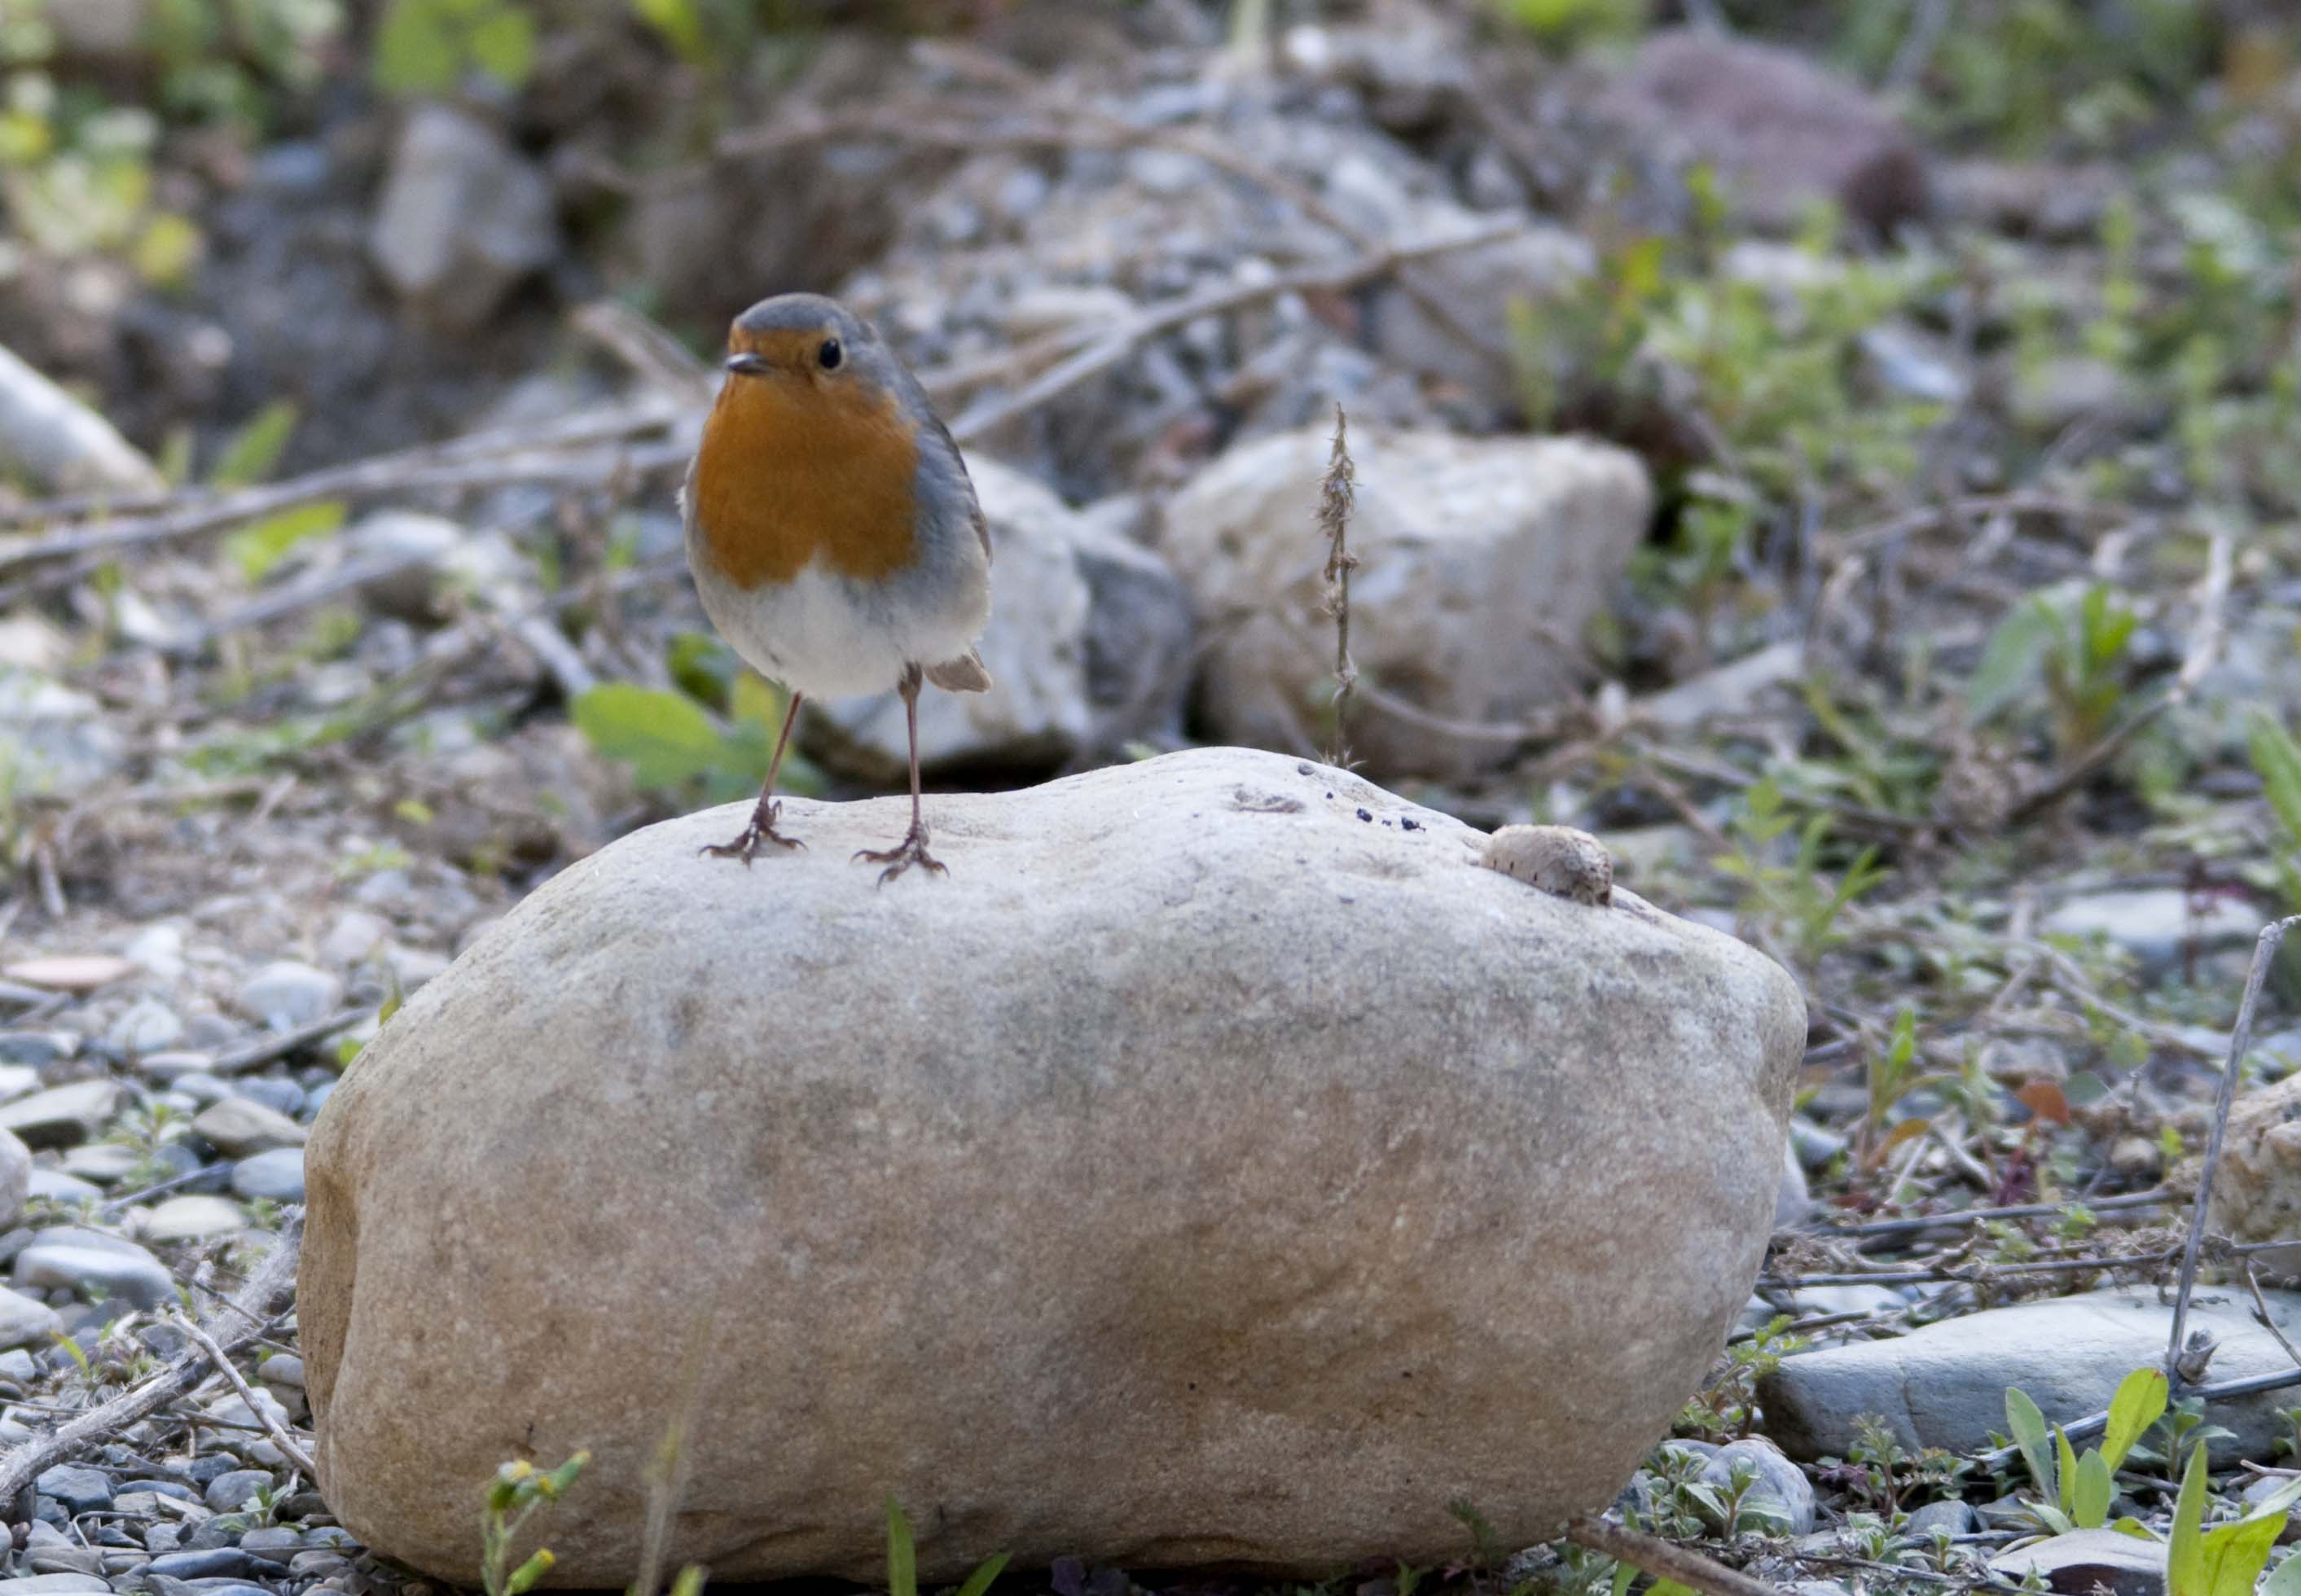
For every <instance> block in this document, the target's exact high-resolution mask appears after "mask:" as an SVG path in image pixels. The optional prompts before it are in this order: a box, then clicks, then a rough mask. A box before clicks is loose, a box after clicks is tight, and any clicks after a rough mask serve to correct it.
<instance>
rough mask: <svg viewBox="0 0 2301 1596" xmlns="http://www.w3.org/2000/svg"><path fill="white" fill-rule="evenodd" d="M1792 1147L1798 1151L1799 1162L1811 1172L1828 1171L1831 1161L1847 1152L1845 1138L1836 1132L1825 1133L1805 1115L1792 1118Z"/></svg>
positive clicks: (1795, 1115)
mask: <svg viewBox="0 0 2301 1596" xmlns="http://www.w3.org/2000/svg"><path fill="white" fill-rule="evenodd" d="M1790 1145H1791V1146H1792V1147H1794V1148H1795V1149H1797V1156H1798V1162H1799V1163H1801V1164H1803V1165H1804V1166H1806V1167H1807V1168H1808V1169H1810V1170H1816V1169H1826V1168H1828V1166H1829V1161H1830V1160H1831V1159H1832V1158H1835V1157H1837V1156H1838V1155H1839V1154H1840V1153H1843V1152H1844V1151H1845V1147H1846V1141H1845V1137H1843V1136H1840V1135H1838V1134H1837V1132H1835V1131H1825V1130H1823V1129H1822V1128H1821V1127H1820V1125H1818V1124H1814V1123H1813V1121H1812V1120H1810V1119H1808V1118H1807V1117H1806V1116H1804V1115H1803V1114H1794V1115H1792V1116H1790Z"/></svg>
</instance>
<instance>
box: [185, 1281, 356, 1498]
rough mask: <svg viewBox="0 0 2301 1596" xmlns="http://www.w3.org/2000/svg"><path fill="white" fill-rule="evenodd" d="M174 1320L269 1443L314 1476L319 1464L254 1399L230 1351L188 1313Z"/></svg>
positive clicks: (308, 1475) (313, 1478) (307, 1477)
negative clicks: (220, 1374)
mask: <svg viewBox="0 0 2301 1596" xmlns="http://www.w3.org/2000/svg"><path fill="white" fill-rule="evenodd" d="M175 1323H176V1328H177V1329H179V1330H180V1331H182V1332H183V1333H185V1334H186V1335H188V1336H189V1337H190V1338H191V1339H192V1341H193V1343H194V1344H195V1345H196V1346H197V1347H198V1348H199V1349H200V1350H201V1351H203V1352H205V1353H206V1354H207V1355H208V1359H209V1361H210V1362H212V1363H213V1364H214V1365H215V1366H216V1367H217V1368H219V1369H222V1371H223V1377H224V1378H225V1379H227V1380H229V1381H230V1382H231V1388H232V1390H234V1391H238V1393H239V1400H241V1401H243V1402H245V1403H247V1410H248V1411H249V1412H250V1413H252V1414H254V1415H255V1417H256V1421H257V1422H258V1423H259V1424H261V1425H263V1426H264V1431H265V1433H268V1434H269V1435H270V1436H271V1437H272V1445H274V1446H276V1447H278V1448H279V1449H280V1450H281V1451H283V1452H285V1453H287V1454H288V1461H289V1462H290V1463H293V1464H294V1465H295V1466H297V1467H298V1468H300V1469H302V1470H303V1471H304V1476H305V1478H306V1479H311V1480H316V1479H318V1478H319V1477H320V1466H319V1465H318V1464H316V1463H314V1462H313V1461H312V1455H311V1454H310V1453H309V1452H306V1451H305V1450H304V1449H303V1447H302V1446H300V1445H299V1444H297V1440H296V1438H295V1437H294V1436H293V1435H290V1434H289V1433H288V1427H287V1426H286V1425H283V1424H281V1423H280V1421H279V1420H278V1419H276V1418H274V1417H272V1410H271V1409H270V1408H266V1407H265V1406H264V1404H263V1403H262V1402H260V1401H258V1400H256V1396H255V1391H253V1390H251V1389H249V1386H248V1383H247V1381H246V1380H244V1379H242V1378H241V1377H240V1373H239V1370H238V1368H236V1367H234V1366H233V1365H232V1361H231V1355H230V1353H228V1352H226V1351H225V1350H224V1349H222V1347H220V1346H218V1345H216V1339H215V1337H213V1336H212V1335H210V1334H209V1333H207V1332H206V1331H205V1330H203V1329H201V1328H200V1327H199V1326H198V1325H197V1324H193V1323H192V1320H191V1316H189V1315H188V1314H178V1315H176V1316H175ZM249 1339H251V1340H253V1339H254V1338H253V1337H251V1338H249Z"/></svg>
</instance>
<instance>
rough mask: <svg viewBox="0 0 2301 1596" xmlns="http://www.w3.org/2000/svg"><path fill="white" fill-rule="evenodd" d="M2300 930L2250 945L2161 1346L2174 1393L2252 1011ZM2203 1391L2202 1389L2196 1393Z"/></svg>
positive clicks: (2276, 930)
mask: <svg viewBox="0 0 2301 1596" xmlns="http://www.w3.org/2000/svg"><path fill="white" fill-rule="evenodd" d="M2297 925H2301V915H2288V917H2287V918H2285V919H2283V920H2277V921H2272V922H2271V923H2269V924H2267V925H2264V926H2263V927H2262V928H2261V936H2260V939H2259V940H2256V941H2255V943H2254V945H2253V968H2252V969H2251V970H2250V971H2248V972H2247V974H2246V978H2245V996H2244V998H2243V999H2240V1000H2239V1001H2238V1006H2237V1029H2236V1030H2234V1031H2232V1032H2230V1046H2229V1057H2228V1059H2227V1061H2225V1062H2224V1063H2223V1064H2222V1085H2221V1091H2220V1094H2219V1095H2218V1096H2217V1097H2216V1098H2215V1099H2213V1132H2212V1134H2211V1135H2210V1136H2208V1137H2207V1138H2206V1141H2205V1167H2204V1168H2203V1169H2202V1170H2200V1171H2199V1172H2198V1174H2197V1195H2196V1199H2195V1200H2196V1207H2193V1208H2192V1209H2191V1210H2190V1212H2189V1239H2188V1241H2186V1242H2184V1243H2183V1244H2182V1247H2181V1283H2180V1286H2179V1287H2178V1288H2177V1289H2176V1291H2175V1292H2174V1296H2173V1330H2172V1333H2171V1335H2170V1336H2169V1337H2167V1339H2166V1343H2165V1378H2166V1379H2167V1380H2169V1381H2170V1382H2171V1383H2172V1387H2173V1390H2174V1391H2177V1392H2178V1391H2180V1389H2181V1386H2182V1383H2183V1382H2182V1378H2181V1330H2182V1326H2183V1324H2184V1323H2185V1322H2186V1321H2187V1320H2188V1316H2189V1293H2190V1291H2192V1290H2193V1289H2195V1287H2196V1283H2197V1252H2198V1249H2200V1248H2202V1247H2203V1246H2204V1245H2205V1220H2206V1217H2207V1215H2208V1214H2209V1212H2210V1211H2211V1209H2212V1207H2213V1172H2214V1171H2215V1170H2216V1169H2218V1168H2219V1167H2220V1166H2221V1161H2222V1136H2223V1135H2224V1134H2225V1133H2226V1132H2228V1130H2229V1116H2230V1102H2231V1100H2232V1099H2235V1097H2236V1095H2237V1078H2238V1074H2240V1073H2241V1068H2240V1066H2241V1065H2243V1064H2244V1062H2245V1054H2246V1049H2247V1048H2248V1047H2250V1046H2251V1045H2252V1042H2253V1011H2254V1008H2255V1006H2256V1005H2258V1004H2259V1003H2260V1001H2261V987H2262V982H2264V981H2266V980H2267V979H2268V978H2269V967H2270V965H2272V964H2274V963H2276V962H2277V949H2278V948H2279V947H2280V945H2282V944H2283V942H2284V940H2285V933H2286V932H2288V931H2291V930H2292V929H2293V928H2294V927H2295V926H2297ZM2200 1389H2203V1388H2200Z"/></svg>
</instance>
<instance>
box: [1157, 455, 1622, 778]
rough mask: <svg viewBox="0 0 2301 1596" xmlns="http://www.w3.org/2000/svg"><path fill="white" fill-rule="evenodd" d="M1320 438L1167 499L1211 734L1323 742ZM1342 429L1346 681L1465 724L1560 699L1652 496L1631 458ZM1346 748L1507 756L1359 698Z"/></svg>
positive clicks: (1429, 771)
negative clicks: (1349, 674)
mask: <svg viewBox="0 0 2301 1596" xmlns="http://www.w3.org/2000/svg"><path fill="white" fill-rule="evenodd" d="M1331 441H1332V439H1331V436H1330V430H1326V429H1318V428H1306V429H1304V430H1301V431H1297V432H1289V433H1285V434H1283V435H1281V436H1278V437H1275V438H1266V439H1260V440H1259V441H1258V442H1254V443H1250V444H1246V445H1243V446H1242V447H1238V448H1235V449H1233V450H1232V451H1231V452H1230V453H1228V454H1226V455H1223V456H1222V457H1221V458H1220V459H1218V460H1217V461H1215V462H1214V464H1211V465H1209V466H1208V467H1207V468H1206V470H1204V471H1203V472H1200V473H1199V475H1198V476H1197V477H1196V478H1194V479H1193V480H1192V481H1191V482H1190V483H1189V484H1188V485H1187V486H1185V487H1184V489H1183V490H1182V491H1181V492H1180V493H1178V494H1176V496H1175V497H1174V499H1173V500H1171V501H1170V502H1169V503H1168V505H1167V511H1166V515H1165V517H1164V525H1163V527H1162V528H1161V531H1160V533H1159V552H1160V553H1162V554H1164V555H1165V556H1167V564H1170V565H1171V566H1173V567H1174V569H1175V570H1176V571H1177V572H1181V573H1182V574H1183V577H1184V581H1187V582H1188V583H1189V584H1190V587H1191V590H1192V594H1193V595H1194V597H1196V598H1197V601H1198V612H1199V617H1200V623H1201V625H1202V626H1203V627H1204V628H1205V629H1206V631H1207V632H1208V633H1209V637H1210V638H1211V639H1212V642H1211V644H1210V646H1209V648H1208V649H1207V651H1206V656H1205V665H1204V670H1203V673H1202V675H1201V689H1200V691H1201V707H1202V709H1203V711H1204V713H1205V714H1206V716H1207V718H1208V720H1209V723H1211V726H1212V729H1213V730H1214V731H1215V732H1216V733H1217V735H1219V736H1223V737H1226V738H1229V739H1232V740H1236V741H1240V742H1245V743H1251V744H1255V745H1258V746H1260V747H1264V748H1280V749H1285V750H1289V751H1305V752H1307V751H1309V750H1310V749H1313V748H1320V747H1323V746H1324V743H1325V734H1324V731H1323V730H1322V727H1323V724H1324V721H1323V717H1324V714H1325V713H1326V708H1325V706H1326V704H1327V702H1328V700H1329V698H1330V697H1331V695H1332V691H1333V676H1332V672H1333V669H1334V657H1335V632H1334V623H1333V622H1331V621H1330V620H1328V619H1327V618H1326V614H1325V613H1324V597H1323V596H1324V583H1323V581H1322V578H1321V576H1320V572H1321V571H1322V569H1323V567H1324V564H1325V559H1326V544H1325V541H1324V539H1321V538H1320V536H1319V535H1318V522H1317V516H1318V497H1319V484H1320V482H1321V480H1323V478H1324V477H1325V474H1326V464H1327V453H1328V449H1329V447H1330V445H1331ZM1350 441H1351V455H1352V456H1353V457H1354V459H1355V460H1356V462H1357V466H1358V503H1357V509H1356V512H1355V513H1354V514H1353V515H1352V516H1351V527H1350V547H1351V552H1352V553H1353V554H1355V555H1357V556H1358V557H1359V561H1360V564H1359V568H1358V570H1357V572H1355V574H1354V575H1353V576H1352V577H1351V654H1352V656H1354V658H1355V659H1356V661H1357V664H1358V668H1359V673H1360V677H1361V679H1362V680H1364V681H1367V682H1369V683H1371V684H1373V685H1375V686H1376V687H1380V688H1383V689H1386V690H1388V691H1390V692H1392V693H1394V694H1396V695H1398V696H1399V697H1401V698H1406V699H1409V700H1410V701H1411V702H1412V703H1414V704H1415V705H1416V706H1418V707H1419V708H1421V709H1424V710H1427V711H1429V712H1430V713H1432V714H1436V715H1440V716H1444V717H1447V718H1450V719H1453V720H1460V721H1468V722H1493V721H1516V720H1519V719H1522V718H1523V717H1524V716H1525V715H1526V714H1527V711H1529V710H1530V709H1533V708H1535V707H1536V706H1540V705H1542V704H1544V703H1547V702H1549V701H1552V700H1553V699H1555V698H1558V697H1560V695H1561V694H1563V693H1564V692H1565V691H1567V690H1568V689H1569V688H1570V687H1571V686H1572V685H1573V684H1574V673H1575V665H1574V661H1573V659H1572V657H1571V654H1570V651H1571V650H1572V649H1573V648H1574V647H1575V646H1576V645H1577V642H1578V639H1580V637H1581V635H1582V632H1583V630H1584V628H1585V627H1586V625H1587V624H1588V623H1589V622H1590V621H1591V619H1592V618H1593V617H1594V616H1595V615H1596V614H1599V613H1600V612H1601V611H1602V610H1603V609H1604V608H1605V607H1606V606H1608V604H1609V603H1610V602H1611V599H1612V597H1613V592H1614V588H1615V584H1616V583H1617V582H1618V581H1619V580H1620V579H1621V576H1622V573H1623V572H1624V571H1625V569H1626V568H1627V565H1628V564H1629V559H1630V556H1631V554H1632V553H1633V552H1634V551H1635V550H1636V547H1638V545H1639V543H1640V541H1641V540H1642V539H1644V536H1645V531H1646V521H1647V518H1648V515H1649V514H1651V511H1652V508H1653V490H1652V489H1651V488H1650V487H1649V486H1648V485H1647V481H1646V475H1645V468H1644V466H1642V465H1641V464H1639V463H1638V461H1637V458H1636V456H1635V455H1631V454H1628V453H1627V452H1626V451H1624V450H1621V449H1618V448H1613V447H1609V446H1607V445H1603V444H1598V443H1591V442H1586V441H1584V440H1581V439H1564V438H1543V439H1468V438H1459V437H1455V436H1453V435H1452V434H1448V433H1439V432H1387V431H1375V430H1368V431H1367V432H1363V433H1360V432H1356V431H1353V432H1352V434H1351V440H1350ZM1561 640H1562V642H1563V644H1564V647H1563V648H1561V646H1560V644H1561ZM1351 748H1352V750H1353V751H1354V752H1355V753H1357V754H1358V755H1359V756H1360V757H1362V758H1364V759H1365V760H1367V761H1368V764H1369V765H1370V766H1371V767H1372V768H1375V769H1377V770H1381V771H1384V772H1397V773H1413V774H1424V775H1437V776H1449V775H1461V774H1467V773H1470V772H1473V771H1475V770H1477V769H1479V768H1481V767H1483V766H1485V765H1491V764H1492V763H1494V761H1496V760H1497V759H1500V758H1503V757H1506V756H1508V755H1509V754H1510V744H1508V743H1507V742H1498V741H1494V740H1468V739H1460V738H1455V737H1451V736H1449V735H1447V734H1446V733H1444V732H1442V731H1435V730H1432V729H1430V728H1428V727H1427V726H1424V725H1420V724H1417V723H1410V722H1408V721H1404V720H1402V719H1399V718H1397V717H1394V716H1392V715H1388V714H1384V713H1383V712H1381V711H1380V710H1378V709H1376V708H1375V707H1373V706H1370V705H1368V704H1366V703H1364V702H1363V701H1361V703H1360V706H1359V708H1358V710H1357V712H1356V714H1355V716H1354V719H1353V721H1352V723H1351Z"/></svg>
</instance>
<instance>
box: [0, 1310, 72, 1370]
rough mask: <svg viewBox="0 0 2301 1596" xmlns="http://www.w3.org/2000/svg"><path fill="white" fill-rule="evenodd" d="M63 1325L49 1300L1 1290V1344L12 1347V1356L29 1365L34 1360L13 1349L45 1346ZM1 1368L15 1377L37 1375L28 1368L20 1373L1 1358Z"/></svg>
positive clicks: (26, 1354) (52, 1339)
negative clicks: (43, 1300)
mask: <svg viewBox="0 0 2301 1596" xmlns="http://www.w3.org/2000/svg"><path fill="white" fill-rule="evenodd" d="M62 1328H63V1325H62V1324H60V1323H59V1322H58V1321H57V1318H56V1310H55V1309H54V1308H50V1307H49V1306H48V1305H47V1304H46V1303H45V1302H40V1301H37V1300H35V1299H32V1298H30V1297H27V1296H25V1295H24V1294H23V1293H22V1292H21V1291H4V1290H0V1347H7V1348H10V1349H12V1350H11V1351H10V1352H9V1353H8V1357H9V1358H22V1359H24V1361H25V1362H26V1363H27V1364H29V1362H30V1361H31V1358H30V1356H29V1354H28V1353H25V1352H22V1351H21V1350H14V1349H20V1348H24V1347H45V1346H46V1345H48V1344H49V1343H50V1342H51V1341H54V1339H55V1335H56V1333H57V1331H59V1330H60V1329H62ZM0 1368H4V1369H5V1371H6V1372H7V1373H8V1375H9V1376H10V1378H12V1379H22V1380H29V1379H32V1378H34V1376H35V1374H36V1371H34V1370H31V1369H29V1368H28V1369H26V1370H25V1372H24V1373H23V1374H21V1375H18V1374H16V1373H15V1371H14V1366H13V1364H7V1363H5V1362H4V1360H0Z"/></svg>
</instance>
